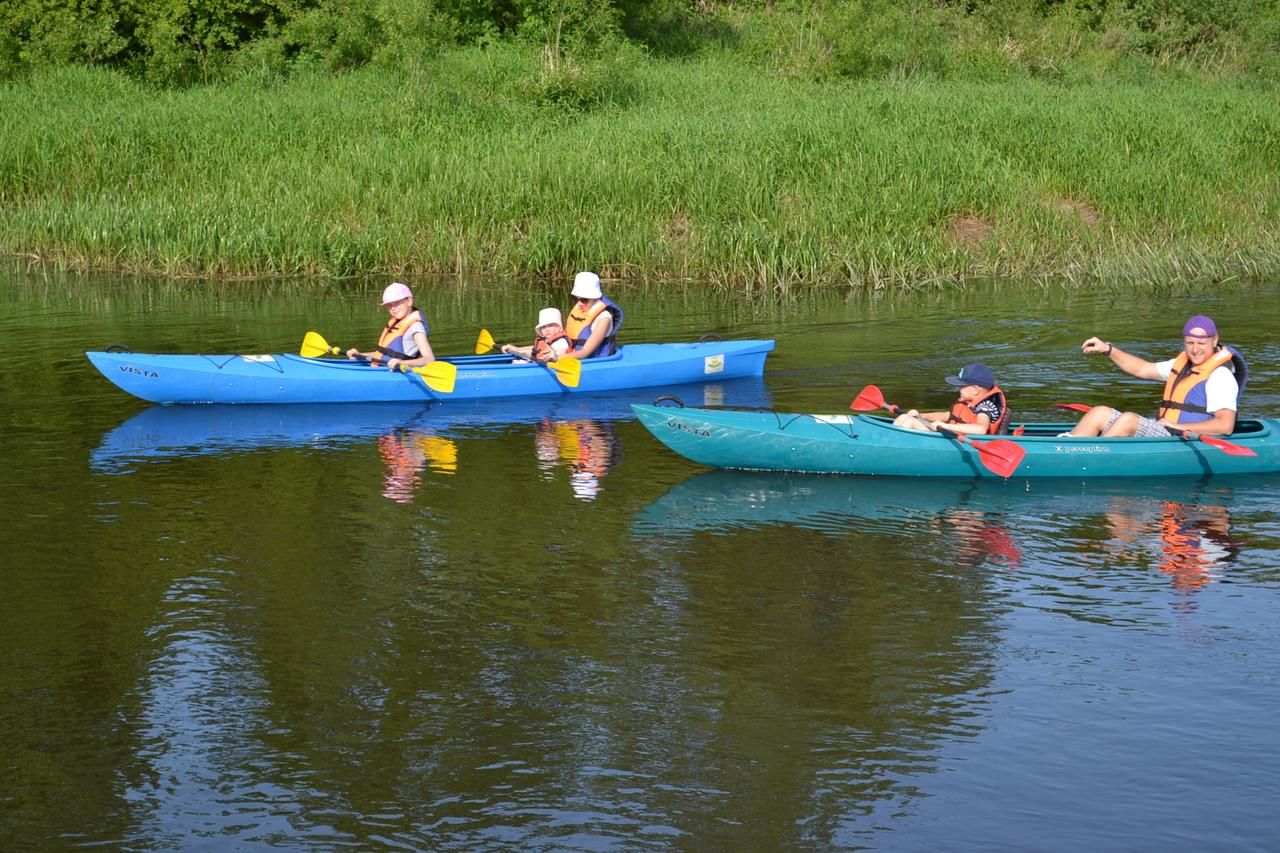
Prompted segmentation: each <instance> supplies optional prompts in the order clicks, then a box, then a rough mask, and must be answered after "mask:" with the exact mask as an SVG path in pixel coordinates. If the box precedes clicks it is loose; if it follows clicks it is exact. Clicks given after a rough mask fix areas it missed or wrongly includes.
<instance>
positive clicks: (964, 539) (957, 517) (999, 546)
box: [935, 508, 1022, 569]
mask: <svg viewBox="0 0 1280 853" xmlns="http://www.w3.org/2000/svg"><path fill="white" fill-rule="evenodd" d="M935 524H936V525H938V526H941V525H942V524H946V525H949V526H950V527H951V528H952V529H953V530H954V531H955V533H956V539H957V542H956V546H955V549H954V550H955V553H956V556H957V558H966V557H967V558H969V559H968V560H963V559H960V560H959V561H960V562H972V563H974V564H978V563H981V562H983V561H984V560H985V559H986V558H994V559H995V560H997V561H999V562H1001V563H1004V565H1006V566H1007V567H1009V568H1011V569H1017V568H1021V566H1022V549H1021V548H1019V547H1018V543H1017V542H1015V541H1014V539H1013V536H1012V534H1010V533H1009V529H1008V528H1007V527H1005V526H1004V524H1002V523H1001V522H1000V518H999V516H997V515H995V514H992V513H989V512H981V511H979V510H972V509H958V508H957V509H953V510H950V511H948V512H947V513H946V514H945V515H943V516H941V517H940V519H939V520H937V521H935Z"/></svg>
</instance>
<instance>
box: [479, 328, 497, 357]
mask: <svg viewBox="0 0 1280 853" xmlns="http://www.w3.org/2000/svg"><path fill="white" fill-rule="evenodd" d="M497 348H498V345H497V344H496V343H494V340H493V335H491V334H489V330H488V329H481V330H480V337H478V338H476V355H484V354H485V353H487V352H493V351H494V350H496V349H497Z"/></svg>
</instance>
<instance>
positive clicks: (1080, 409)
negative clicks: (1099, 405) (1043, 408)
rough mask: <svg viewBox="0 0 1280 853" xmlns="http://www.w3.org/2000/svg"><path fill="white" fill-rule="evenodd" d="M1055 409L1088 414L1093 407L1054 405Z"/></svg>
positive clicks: (1071, 404)
mask: <svg viewBox="0 0 1280 853" xmlns="http://www.w3.org/2000/svg"><path fill="white" fill-rule="evenodd" d="M1053 407H1054V408H1055V409H1067V410H1069V411H1072V412H1087V411H1089V410H1090V409H1092V408H1093V406H1086V405H1085V404H1084V403H1054V404H1053Z"/></svg>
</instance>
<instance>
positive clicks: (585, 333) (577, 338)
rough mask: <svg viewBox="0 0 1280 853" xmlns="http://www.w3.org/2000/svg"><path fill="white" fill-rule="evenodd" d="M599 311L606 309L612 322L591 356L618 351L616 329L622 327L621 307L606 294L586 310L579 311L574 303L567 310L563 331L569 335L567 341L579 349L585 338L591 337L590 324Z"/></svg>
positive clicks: (598, 314)
mask: <svg viewBox="0 0 1280 853" xmlns="http://www.w3.org/2000/svg"><path fill="white" fill-rule="evenodd" d="M601 311H608V312H609V315H610V316H611V317H612V318H613V324H612V326H611V327H610V328H609V334H607V335H605V338H604V340H603V341H601V342H600V348H599V349H597V350H596V351H595V352H594V353H592V354H591V356H592V357H593V358H594V357H596V356H606V355H613V354H614V353H615V352H617V351H618V347H617V344H616V339H617V337H618V330H619V329H620V328H622V309H621V308H619V307H618V305H617V303H615V302H614V301H613V300H611V299H610V298H609V297H607V296H601V297H600V298H599V299H598V300H596V303H595V304H594V305H592V306H591V307H590V308H588V309H587V310H586V311H581V310H580V309H579V307H578V306H577V305H576V304H575V305H574V306H573V310H572V311H570V312H569V322H568V323H565V326H564V331H565V334H567V335H568V336H569V341H570V342H571V343H572V344H573V348H574V349H575V350H580V349H582V348H583V347H584V346H586V343H587V340H588V339H589V338H590V337H591V324H592V323H593V322H594V321H595V319H596V318H597V317H599V316H600V312H601Z"/></svg>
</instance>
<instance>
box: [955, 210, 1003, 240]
mask: <svg viewBox="0 0 1280 853" xmlns="http://www.w3.org/2000/svg"><path fill="white" fill-rule="evenodd" d="M995 229H996V221H995V220H994V219H992V218H991V217H990V216H978V215H976V214H973V213H960V214H956V215H955V216H953V217H951V219H949V220H948V221H947V228H946V235H947V242H948V243H950V244H951V245H953V246H958V247H960V248H962V249H968V248H971V247H973V246H976V245H978V244H979V243H981V242H983V241H984V240H986V239H987V238H988V237H990V236H991V232H992V231H994V230H995Z"/></svg>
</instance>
